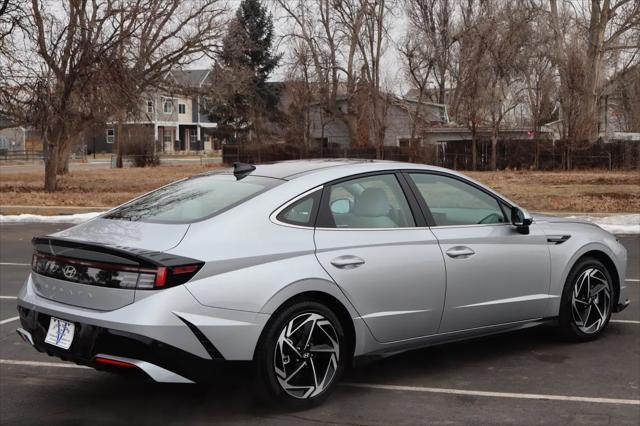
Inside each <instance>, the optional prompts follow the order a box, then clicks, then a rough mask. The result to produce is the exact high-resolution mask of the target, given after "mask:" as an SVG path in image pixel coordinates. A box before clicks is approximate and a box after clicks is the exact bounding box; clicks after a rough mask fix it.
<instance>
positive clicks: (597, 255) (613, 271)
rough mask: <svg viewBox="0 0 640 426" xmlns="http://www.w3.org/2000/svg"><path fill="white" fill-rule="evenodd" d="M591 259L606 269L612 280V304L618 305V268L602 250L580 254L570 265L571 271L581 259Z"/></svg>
mask: <svg viewBox="0 0 640 426" xmlns="http://www.w3.org/2000/svg"><path fill="white" fill-rule="evenodd" d="M588 257H589V258H593V259H596V260H598V261H600V262H602V264H604V266H605V267H606V268H607V271H608V272H609V274H610V275H611V278H612V279H613V292H614V296H615V297H614V298H613V300H614V303H618V298H619V296H620V274H619V273H618V268H617V266H616V264H615V262H614V261H613V259H612V258H611V257H610V256H609V255H608V254H607V253H605V252H604V251H603V250H598V249H593V250H589V251H587V252H585V253H582V254H581V255H580V256H579V257H578V258H577V259H575V261H574V262H573V263H572V264H571V269H572V268H573V267H574V266H575V265H576V264H577V263H578V262H579V261H580V260H582V259H585V258H588Z"/></svg>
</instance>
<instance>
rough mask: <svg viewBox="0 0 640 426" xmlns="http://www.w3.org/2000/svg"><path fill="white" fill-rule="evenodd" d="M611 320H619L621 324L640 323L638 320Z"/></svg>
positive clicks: (613, 320)
mask: <svg viewBox="0 0 640 426" xmlns="http://www.w3.org/2000/svg"><path fill="white" fill-rule="evenodd" d="M609 322H618V323H620V324H640V321H636V320H615V319H612V320H609Z"/></svg>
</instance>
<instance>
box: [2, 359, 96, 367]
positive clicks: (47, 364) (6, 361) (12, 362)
mask: <svg viewBox="0 0 640 426" xmlns="http://www.w3.org/2000/svg"><path fill="white" fill-rule="evenodd" d="M3 364H4V365H26V366H28V367H56V368H89V367H85V366H84V365H78V364H63V363H61V362H39V361H20V360H17V359H0V365H3Z"/></svg>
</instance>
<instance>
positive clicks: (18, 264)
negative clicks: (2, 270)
mask: <svg viewBox="0 0 640 426" xmlns="http://www.w3.org/2000/svg"><path fill="white" fill-rule="evenodd" d="M0 266H31V264H30V263H15V262H0Z"/></svg>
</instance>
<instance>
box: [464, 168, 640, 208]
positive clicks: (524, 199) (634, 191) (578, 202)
mask: <svg viewBox="0 0 640 426" xmlns="http://www.w3.org/2000/svg"><path fill="white" fill-rule="evenodd" d="M468 174H469V176H471V177H473V178H474V179H476V180H479V181H480V182H482V183H484V184H486V185H488V186H490V187H492V188H494V189H495V190H496V191H498V192H500V193H502V194H504V195H505V196H507V197H508V198H510V199H512V200H513V201H515V202H516V203H518V204H520V205H521V206H522V207H524V208H527V209H529V210H533V211H558V212H561V211H564V212H585V213H612V212H620V213H622V212H625V213H638V212H640V173H639V172H637V171H628V172H606V171H601V170H595V171H579V172H531V171H503V172H475V173H468Z"/></svg>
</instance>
